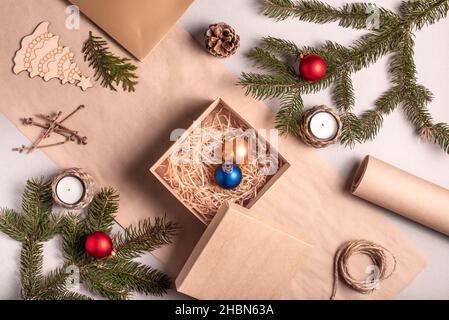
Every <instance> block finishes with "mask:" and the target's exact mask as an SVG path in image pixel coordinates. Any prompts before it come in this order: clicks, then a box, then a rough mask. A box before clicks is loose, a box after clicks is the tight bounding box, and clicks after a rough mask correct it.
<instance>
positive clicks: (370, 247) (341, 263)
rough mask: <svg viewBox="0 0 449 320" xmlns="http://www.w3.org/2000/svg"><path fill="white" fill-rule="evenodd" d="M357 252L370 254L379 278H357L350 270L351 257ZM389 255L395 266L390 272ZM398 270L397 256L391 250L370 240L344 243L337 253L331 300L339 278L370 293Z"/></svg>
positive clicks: (363, 292) (353, 287) (359, 289)
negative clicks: (369, 279)
mask: <svg viewBox="0 0 449 320" xmlns="http://www.w3.org/2000/svg"><path fill="white" fill-rule="evenodd" d="M356 254H363V255H366V256H368V257H369V258H370V259H371V261H372V262H373V264H374V265H375V266H376V267H377V268H378V274H377V276H378V277H377V279H374V283H373V282H371V281H367V280H366V279H365V280H358V279H355V278H354V277H353V276H352V275H351V274H350V272H349V259H350V258H351V257H352V256H353V255H356ZM388 255H389V256H391V258H392V260H393V267H392V268H391V271H390V272H388V269H389V268H388ZM395 270H396V258H395V256H394V255H393V254H392V253H391V251H390V250H388V249H386V248H385V247H383V246H381V245H378V244H376V243H374V242H371V241H368V240H353V241H348V242H346V243H345V244H343V245H342V246H341V247H340V249H338V251H337V253H336V254H335V259H334V284H333V288H332V295H331V297H330V299H331V300H333V299H334V298H335V295H336V294H337V286H338V280H339V279H341V280H343V281H344V283H346V284H347V285H348V286H349V287H351V288H352V289H354V290H355V291H357V292H360V293H362V294H370V293H371V292H373V291H374V290H376V287H377V284H378V283H379V282H380V281H383V280H385V279H388V278H390V277H391V276H392V275H393V273H394V271H395Z"/></svg>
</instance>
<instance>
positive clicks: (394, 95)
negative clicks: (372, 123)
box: [375, 86, 402, 115]
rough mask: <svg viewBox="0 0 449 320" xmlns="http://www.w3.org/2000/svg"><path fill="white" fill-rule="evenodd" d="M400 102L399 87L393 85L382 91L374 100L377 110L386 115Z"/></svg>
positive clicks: (400, 93)
mask: <svg viewBox="0 0 449 320" xmlns="http://www.w3.org/2000/svg"><path fill="white" fill-rule="evenodd" d="M401 102H402V92H401V87H399V86H394V87H392V88H390V89H389V90H387V91H386V92H384V93H383V94H382V95H381V96H380V97H379V98H378V99H377V100H376V102H375V105H376V108H377V110H379V112H381V113H383V114H385V115H388V114H390V113H391V112H393V110H394V109H395V108H396V107H397V106H398V105H400V104H401Z"/></svg>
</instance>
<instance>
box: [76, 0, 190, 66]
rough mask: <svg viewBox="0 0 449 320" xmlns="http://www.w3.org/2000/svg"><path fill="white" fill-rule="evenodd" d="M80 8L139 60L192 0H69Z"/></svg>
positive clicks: (157, 41)
mask: <svg viewBox="0 0 449 320" xmlns="http://www.w3.org/2000/svg"><path fill="white" fill-rule="evenodd" d="M69 1H70V2H71V3H73V4H74V5H77V6H78V7H79V8H80V10H81V12H83V13H84V14H85V15H86V16H88V17H89V18H90V19H91V20H92V21H93V22H94V23H95V24H97V25H98V26H99V27H100V28H101V29H103V30H104V31H105V32H106V33H107V34H109V35H110V36H111V37H112V38H114V39H115V40H116V41H117V42H118V43H120V44H121V45H122V46H123V47H124V48H125V49H127V50H128V51H129V52H130V53H131V54H132V55H133V56H134V57H136V58H137V59H139V60H143V59H144V58H145V57H146V56H147V55H148V54H149V53H150V51H151V50H152V49H153V48H154V47H156V46H157V45H158V44H159V42H160V41H161V40H162V39H163V38H164V36H165V35H166V34H167V32H168V31H169V30H170V29H171V28H172V27H173V26H174V25H175V23H176V21H178V19H179V18H180V17H181V16H182V14H183V13H184V12H185V11H186V10H187V9H188V8H189V6H190V5H191V4H192V3H193V1H194V0H127V1H126V0H69Z"/></svg>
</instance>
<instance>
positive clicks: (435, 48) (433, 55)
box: [0, 0, 449, 299]
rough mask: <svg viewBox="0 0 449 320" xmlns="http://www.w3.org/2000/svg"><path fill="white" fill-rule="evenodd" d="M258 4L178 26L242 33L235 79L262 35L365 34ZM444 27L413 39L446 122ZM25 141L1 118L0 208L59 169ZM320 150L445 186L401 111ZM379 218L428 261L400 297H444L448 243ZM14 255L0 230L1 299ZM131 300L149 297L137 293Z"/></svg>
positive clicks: (360, 106)
mask: <svg viewBox="0 0 449 320" xmlns="http://www.w3.org/2000/svg"><path fill="white" fill-rule="evenodd" d="M326 2H328V3H329V4H334V5H340V4H343V3H346V2H356V1H340V0H329V1H326ZM371 2H373V1H371ZM374 2H375V3H376V4H377V5H379V6H385V7H387V8H390V9H393V10H395V9H397V7H398V6H399V4H400V2H401V1H400V0H381V1H380V0H378V1H374ZM260 3H261V1H260V0H227V1H222V0H196V2H195V3H194V4H193V5H192V7H191V8H190V9H189V11H188V12H187V13H186V14H185V15H184V16H183V18H182V19H181V21H180V24H181V25H182V26H183V27H184V28H186V29H187V30H188V31H189V32H190V33H191V34H192V35H193V36H194V37H196V38H197V39H198V40H199V41H202V33H203V32H204V29H205V28H207V26H208V25H209V24H211V23H215V22H220V21H225V22H227V23H229V24H231V25H232V26H234V27H235V29H236V30H237V32H238V33H239V34H240V36H241V39H242V40H241V41H242V45H241V48H240V49H239V51H238V53H237V54H236V55H235V56H233V57H231V58H229V59H227V60H222V63H223V64H224V65H225V66H226V67H227V68H228V69H229V70H230V71H231V72H233V73H234V74H235V75H236V76H238V75H239V74H240V72H241V71H249V70H254V69H253V67H252V63H251V61H249V60H248V59H247V58H246V54H247V52H248V51H249V50H250V49H251V48H252V47H254V46H256V45H257V44H258V41H259V40H260V38H262V37H263V36H267V35H271V36H276V37H280V38H285V39H290V40H293V41H295V42H297V43H298V44H303V45H319V44H320V43H322V42H324V41H325V40H334V41H338V42H340V43H342V44H349V43H351V41H353V40H355V39H357V37H358V36H360V35H361V34H363V33H364V32H363V31H354V30H349V29H342V28H340V27H338V25H337V24H335V23H333V24H327V25H315V24H311V23H303V22H298V21H293V20H289V21H283V22H277V23H275V22H273V21H272V20H270V19H267V18H265V17H263V16H262V15H261V14H259V11H260ZM448 30H449V19H446V20H443V21H441V22H440V23H438V24H435V25H433V26H430V27H427V28H424V29H423V30H421V31H419V32H416V38H415V42H416V48H415V53H416V54H415V59H416V63H417V68H418V71H419V77H418V80H419V82H421V83H422V84H424V85H426V86H427V87H428V88H429V89H430V90H431V91H432V92H433V93H434V94H435V99H434V101H433V102H432V104H431V105H430V111H431V113H432V115H433V116H434V118H435V120H436V121H438V122H439V121H442V122H449V106H448V101H449V91H448V85H447V80H446V78H447V74H449V62H448V61H447V60H448V59H447V58H448V57H449V40H448V38H447V32H448ZM181 54H182V53H181ZM387 66H388V57H386V58H384V59H381V61H379V62H378V63H377V64H375V65H374V66H372V67H370V68H369V69H366V70H362V71H361V72H359V73H358V74H356V75H355V76H354V78H353V79H354V88H355V92H356V106H357V111H358V112H362V111H363V110H366V109H369V108H371V107H372V104H373V102H374V100H375V99H376V98H377V97H378V96H379V95H380V94H381V93H382V92H383V91H385V90H386V89H388V87H389V82H388V75H387V72H386V70H387ZM304 101H305V104H306V106H313V105H317V104H327V105H332V101H331V100H330V93H329V91H328V90H325V91H323V92H320V93H318V94H312V95H308V96H306V97H305V98H304ZM0 103H1V102H0ZM267 104H268V105H269V106H270V108H272V109H273V110H275V109H276V102H275V101H268V102H267ZM23 143H28V141H27V139H26V138H25V137H24V136H23V135H22V134H21V133H20V132H19V131H18V130H17V129H16V128H15V127H14V126H13V125H12V124H11V123H10V122H9V121H8V120H7V119H6V117H4V115H3V114H1V113H0V177H1V178H0V179H1V180H0V181H1V183H0V206H1V207H11V208H17V209H19V208H20V195H21V193H22V190H23V187H24V184H25V181H26V179H28V178H30V177H39V176H47V175H53V174H55V173H56V172H57V171H58V169H57V168H56V166H55V165H54V163H53V162H52V161H51V160H50V159H48V158H47V157H46V156H45V154H43V153H42V152H40V151H37V152H35V153H33V154H32V155H29V156H24V155H19V154H17V153H13V152H11V151H10V150H11V148H12V147H15V146H20V145H21V144H23ZM319 152H320V154H321V155H322V156H323V157H324V158H326V159H327V160H328V161H329V162H330V163H331V164H332V165H333V166H334V167H335V168H336V169H337V170H338V171H339V172H340V173H341V174H342V175H343V176H344V177H347V176H348V175H349V173H350V171H351V170H352V168H353V166H354V163H356V162H357V161H359V160H360V159H361V158H362V157H363V156H364V155H366V154H372V155H374V156H376V157H378V158H380V159H383V160H385V161H387V162H389V163H391V164H393V165H396V166H399V167H401V168H402V169H405V170H407V171H409V172H411V173H413V174H415V175H417V176H420V177H423V178H425V179H428V180H430V181H432V182H435V183H437V184H439V185H441V186H444V187H446V188H449V156H448V155H447V154H445V153H444V152H442V151H441V150H440V149H439V148H438V147H436V146H433V145H431V144H428V143H423V142H421V141H419V139H418V138H417V136H416V135H415V133H414V129H413V128H412V127H411V126H410V124H409V123H408V121H407V120H406V119H405V116H404V114H403V113H402V111H401V110H399V109H398V110H396V111H394V112H393V114H392V115H390V116H388V117H387V118H385V121H384V126H383V128H382V130H381V131H380V133H379V135H378V136H377V138H376V140H375V141H373V142H370V143H366V144H364V145H361V146H357V147H356V148H355V149H353V150H349V149H345V148H343V147H341V146H332V147H329V148H327V149H325V150H320V151H319ZM323 183H325V181H323ZM384 214H385V215H386V216H388V218H389V219H390V220H391V221H393V223H395V224H396V225H397V226H398V227H399V228H400V229H401V230H403V232H404V233H406V234H407V235H408V236H409V237H410V239H411V240H412V241H413V242H414V243H415V245H416V246H417V247H418V248H420V249H421V250H422V251H423V252H425V253H426V255H427V256H428V257H429V259H430V261H431V262H430V264H429V266H428V267H427V268H426V269H425V270H424V271H423V272H422V273H421V274H420V275H419V277H418V278H417V279H416V280H415V281H414V282H413V283H412V284H411V285H410V286H409V287H408V288H407V289H406V290H405V291H404V292H403V293H402V294H401V295H400V296H399V298H400V299H448V298H449V275H448V273H447V266H448V265H449V238H448V237H446V236H443V235H441V234H438V233H437V232H435V231H432V230H430V229H427V228H425V227H422V226H420V225H417V224H415V223H413V222H410V221H407V220H405V219H403V218H401V217H399V216H397V215H395V214H392V213H389V212H387V211H385V210H384ZM44 253H45V260H44V272H47V271H49V270H51V269H53V268H55V267H57V266H58V265H59V264H60V263H61V261H62V257H61V254H60V252H59V239H54V240H52V241H50V242H48V243H46V244H45V247H44ZM19 255H20V245H19V244H18V243H16V242H15V241H13V240H10V239H9V238H7V237H6V236H5V235H3V234H1V233H0V299H17V298H19V297H20V283H19V271H18V261H19ZM143 261H144V262H146V263H148V264H151V265H154V266H157V267H160V268H163V266H161V265H160V263H159V262H158V261H157V260H156V259H155V258H154V257H153V256H151V255H150V254H148V255H146V256H144V257H143ZM135 298H152V297H141V296H136V297H135ZM164 298H185V297H183V296H181V295H179V294H176V293H175V292H173V291H170V293H169V295H167V296H165V297H164Z"/></svg>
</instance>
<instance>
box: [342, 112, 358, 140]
mask: <svg viewBox="0 0 449 320" xmlns="http://www.w3.org/2000/svg"><path fill="white" fill-rule="evenodd" d="M341 122H342V125H343V127H342V132H341V138H340V140H341V143H342V144H343V145H345V146H347V147H350V148H353V147H354V146H355V145H356V143H361V142H362V141H361V139H360V136H361V135H362V132H361V131H362V125H361V123H360V120H359V118H358V117H357V116H356V115H355V114H354V113H352V112H347V113H345V114H344V115H343V116H342V117H341Z"/></svg>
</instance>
